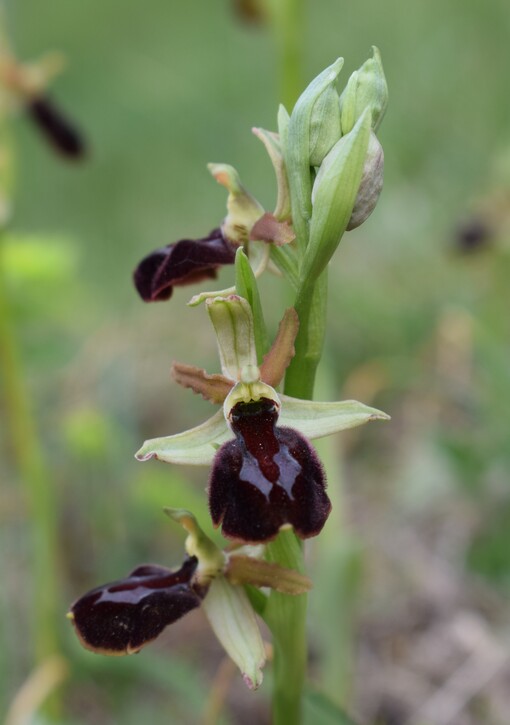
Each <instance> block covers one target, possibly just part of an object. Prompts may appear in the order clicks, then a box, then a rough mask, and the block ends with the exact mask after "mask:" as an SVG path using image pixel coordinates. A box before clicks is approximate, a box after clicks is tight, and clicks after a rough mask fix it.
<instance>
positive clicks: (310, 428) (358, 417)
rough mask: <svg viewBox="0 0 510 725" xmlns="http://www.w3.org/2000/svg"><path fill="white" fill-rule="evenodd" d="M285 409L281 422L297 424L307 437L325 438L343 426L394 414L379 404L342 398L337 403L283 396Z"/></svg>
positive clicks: (292, 425)
mask: <svg viewBox="0 0 510 725" xmlns="http://www.w3.org/2000/svg"><path fill="white" fill-rule="evenodd" d="M280 398H281V401H282V409H281V413H280V418H279V420H278V425H281V426H288V427H290V428H296V429H297V430H298V431H300V432H301V433H302V434H303V435H305V436H306V437H307V438H311V439H313V438H322V437H323V436H327V435H331V434H332V433H338V432H339V431H341V430H346V429H348V428H355V427H356V426H358V425H363V424H364V423H368V422H369V421H372V420H389V419H390V416H389V415H387V414H386V413H383V412H382V411H381V410H377V409H376V408H370V407H369V406H368V405H364V404H363V403H358V401H356V400H342V401H339V402H337V403H321V402H318V401H315V400H301V399H300V398H290V397H289V396H288V395H281V396H280Z"/></svg>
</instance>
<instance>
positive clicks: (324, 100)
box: [310, 83, 342, 166]
mask: <svg viewBox="0 0 510 725" xmlns="http://www.w3.org/2000/svg"><path fill="white" fill-rule="evenodd" d="M339 100H340V99H339V97H338V93H337V91H336V88H335V86H334V85H333V83H331V84H330V85H329V86H327V87H326V88H325V90H324V91H323V92H322V93H321V95H320V96H319V97H318V98H317V100H316V101H315V104H314V106H313V110H312V116H311V118H310V166H320V165H321V164H322V160H323V159H324V157H325V156H326V154H327V153H328V152H329V151H330V150H331V149H332V147H333V146H334V145H335V144H336V142H337V141H338V139H339V138H340V136H341V135H342V131H341V128H340V104H339Z"/></svg>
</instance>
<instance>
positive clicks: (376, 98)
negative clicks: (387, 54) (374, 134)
mask: <svg viewBox="0 0 510 725" xmlns="http://www.w3.org/2000/svg"><path fill="white" fill-rule="evenodd" d="M372 53H373V55H372V58H369V59H368V60H366V61H365V62H364V63H363V65H362V66H361V68H359V69H358V70H357V71H354V73H353V74H352V75H351V77H350V78H349V80H348V82H347V85H346V87H345V89H344V91H343V93H342V95H341V96H340V112H341V125H342V133H343V134H346V133H349V131H351V129H352V128H353V127H354V125H355V124H356V122H357V121H358V119H359V118H360V117H361V115H362V114H363V112H364V110H365V109H366V108H369V109H370V114H371V118H372V121H371V123H372V128H373V130H374V131H377V129H378V128H379V126H380V125H381V121H382V120H383V117H384V114H385V112H386V108H387V106H388V85H387V83H386V77H385V75H384V70H383V66H382V61H381V54H380V52H379V50H378V48H376V47H375V45H374V46H372Z"/></svg>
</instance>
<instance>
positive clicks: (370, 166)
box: [347, 131, 384, 231]
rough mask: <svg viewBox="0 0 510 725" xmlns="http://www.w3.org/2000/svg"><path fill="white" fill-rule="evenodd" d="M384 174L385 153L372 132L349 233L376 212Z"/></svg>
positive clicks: (349, 224) (348, 228)
mask: <svg viewBox="0 0 510 725" xmlns="http://www.w3.org/2000/svg"><path fill="white" fill-rule="evenodd" d="M383 172H384V152H383V149H382V146H381V144H380V143H379V140H378V139H377V136H376V135H375V133H374V132H373V131H372V132H371V133H370V138H369V141H368V150H367V155H366V157H365V164H364V166H363V174H362V177H361V183H360V186H359V189H358V195H357V197H356V201H355V202H354V208H353V210H352V214H351V218H350V219H349V223H348V225H347V231H351V230H352V229H356V227H359V226H360V224H363V222H364V221H366V219H368V217H369V216H370V214H371V213H372V212H373V211H374V209H375V206H376V204H377V200H378V199H379V196H380V194H381V190H382V186H383Z"/></svg>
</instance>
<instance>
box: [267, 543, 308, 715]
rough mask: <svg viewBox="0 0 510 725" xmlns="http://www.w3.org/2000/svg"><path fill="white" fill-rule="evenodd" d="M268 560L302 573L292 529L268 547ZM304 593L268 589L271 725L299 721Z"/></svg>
mask: <svg viewBox="0 0 510 725" xmlns="http://www.w3.org/2000/svg"><path fill="white" fill-rule="evenodd" d="M267 558H268V560H269V561H273V562H277V563H278V564H280V566H285V567H288V568H289V569H295V570H296V571H299V572H301V573H304V563H303V547H302V545H301V542H300V541H299V540H298V539H297V537H296V535H295V534H294V532H293V531H282V532H281V533H280V534H279V536H278V538H277V539H276V540H275V541H273V542H272V543H271V544H269V545H268V547H267ZM306 609H307V595H306V594H300V595H299V596H290V595H288V594H279V593H278V592H275V591H273V592H271V596H270V597H269V601H268V603H267V607H266V610H265V612H264V617H265V619H266V622H267V624H268V625H269V627H270V628H271V631H272V633H273V645H274V689H273V725H299V724H300V723H301V707H302V703H301V701H302V695H303V688H304V684H305V677H306V663H307V646H306Z"/></svg>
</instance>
